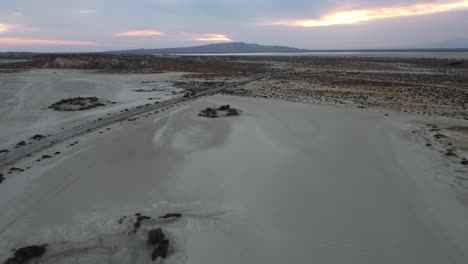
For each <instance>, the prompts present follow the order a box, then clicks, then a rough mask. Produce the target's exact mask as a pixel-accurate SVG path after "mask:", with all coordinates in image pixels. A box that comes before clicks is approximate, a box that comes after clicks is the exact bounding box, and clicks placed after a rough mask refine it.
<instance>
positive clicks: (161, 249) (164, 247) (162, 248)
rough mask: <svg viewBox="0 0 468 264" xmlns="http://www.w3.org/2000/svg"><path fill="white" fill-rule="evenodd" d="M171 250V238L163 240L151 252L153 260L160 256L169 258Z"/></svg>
mask: <svg viewBox="0 0 468 264" xmlns="http://www.w3.org/2000/svg"><path fill="white" fill-rule="evenodd" d="M168 251H169V240H167V239H166V240H163V241H161V243H159V245H158V246H157V247H156V248H155V249H154V250H153V254H151V260H153V261H155V260H156V259H158V258H159V257H161V258H163V259H165V258H167V252H168Z"/></svg>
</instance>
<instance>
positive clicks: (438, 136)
mask: <svg viewBox="0 0 468 264" xmlns="http://www.w3.org/2000/svg"><path fill="white" fill-rule="evenodd" d="M433 137H434V138H436V139H441V138H447V136H446V135H443V134H440V133H438V134H435V135H434V136H433Z"/></svg>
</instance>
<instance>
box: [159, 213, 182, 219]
mask: <svg viewBox="0 0 468 264" xmlns="http://www.w3.org/2000/svg"><path fill="white" fill-rule="evenodd" d="M179 217H182V214H179V213H170V214H165V215H163V216H160V217H159V218H179Z"/></svg>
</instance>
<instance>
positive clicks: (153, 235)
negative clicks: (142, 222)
mask: <svg viewBox="0 0 468 264" xmlns="http://www.w3.org/2000/svg"><path fill="white" fill-rule="evenodd" d="M164 238H165V235H164V233H163V231H162V229H161V228H156V229H152V230H150V231H149V233H148V244H150V245H158V244H159V243H161V241H163V240H164Z"/></svg>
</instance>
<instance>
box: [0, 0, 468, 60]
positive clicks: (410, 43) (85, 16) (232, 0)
mask: <svg viewBox="0 0 468 264" xmlns="http://www.w3.org/2000/svg"><path fill="white" fill-rule="evenodd" d="M467 27H468V0H406V1H403V0H373V1H372V0H321V1H318V0H287V1H286V0H73V1H72V0H0V51H37V52H77V51H106V50H123V49H134V48H166V47H185V46H195V45H203V44H209V43H223V42H247V43H258V44H264V45H284V46H293V47H298V48H307V49H371V48H468V29H467Z"/></svg>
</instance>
